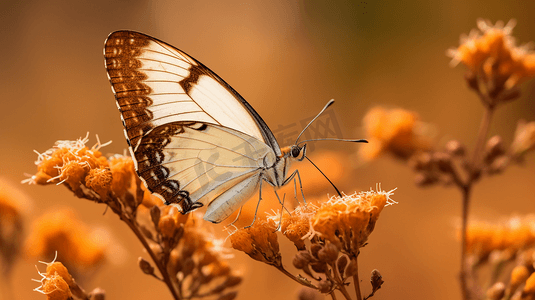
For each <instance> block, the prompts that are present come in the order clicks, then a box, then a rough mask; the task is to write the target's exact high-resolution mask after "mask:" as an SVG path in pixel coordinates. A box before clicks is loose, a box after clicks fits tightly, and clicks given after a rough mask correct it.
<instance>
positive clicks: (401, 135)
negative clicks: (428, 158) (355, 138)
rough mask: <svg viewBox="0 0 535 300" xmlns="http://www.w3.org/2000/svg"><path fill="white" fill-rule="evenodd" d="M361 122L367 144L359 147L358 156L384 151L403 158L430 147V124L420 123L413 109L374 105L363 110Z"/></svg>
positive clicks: (368, 158) (377, 153)
mask: <svg viewBox="0 0 535 300" xmlns="http://www.w3.org/2000/svg"><path fill="white" fill-rule="evenodd" d="M363 123H364V129H365V132H366V139H367V140H368V142H369V143H368V144H367V145H366V146H365V147H361V148H360V150H359V151H360V152H359V156H360V157H361V158H363V159H365V160H372V159H375V158H377V157H378V156H379V155H380V154H382V153H384V152H390V153H392V154H394V155H395V156H396V157H399V158H402V159H406V158H408V157H409V156H411V155H412V154H413V153H414V152H416V151H424V150H428V149H430V148H431V139H430V134H429V130H428V129H427V128H428V127H429V126H427V125H425V124H424V123H422V122H420V121H419V117H418V115H417V114H416V113H415V112H411V111H408V110H404V109H385V108H382V107H375V108H372V109H370V110H369V111H368V112H367V113H366V115H365V116H364V119H363Z"/></svg>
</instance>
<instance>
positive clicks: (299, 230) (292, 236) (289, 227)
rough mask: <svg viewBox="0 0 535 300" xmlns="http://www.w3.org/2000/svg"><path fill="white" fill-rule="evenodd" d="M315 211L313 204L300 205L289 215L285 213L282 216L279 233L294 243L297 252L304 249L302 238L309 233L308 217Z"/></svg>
mask: <svg viewBox="0 0 535 300" xmlns="http://www.w3.org/2000/svg"><path fill="white" fill-rule="evenodd" d="M316 210H317V207H316V206H315V205H314V204H309V205H307V206H303V205H300V206H298V207H296V208H295V210H294V211H293V212H292V214H291V215H290V214H288V213H286V212H284V214H283V217H282V221H281V232H282V234H283V235H284V236H286V238H288V239H289V240H290V241H292V242H293V243H294V245H295V247H297V249H298V250H303V249H305V248H306V247H305V241H304V240H303V236H305V235H306V234H307V233H308V232H309V231H310V217H311V216H312V215H313V214H314V213H315V211H316ZM274 221H278V220H274Z"/></svg>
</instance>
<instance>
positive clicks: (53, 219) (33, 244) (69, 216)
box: [25, 209, 106, 276]
mask: <svg viewBox="0 0 535 300" xmlns="http://www.w3.org/2000/svg"><path fill="white" fill-rule="evenodd" d="M105 246H106V245H105V244H102V242H101V240H100V239H99V238H98V237H97V236H92V235H91V233H90V231H89V229H88V228H87V227H86V226H85V224H83V223H82V222H81V221H80V220H79V219H78V218H77V217H76V216H75V214H74V212H73V211H71V210H69V209H64V210H58V211H54V212H50V213H46V214H44V215H42V216H41V217H40V218H38V219H37V220H36V221H35V222H34V224H33V226H32V229H31V231H30V235H29V237H28V238H27V240H26V245H25V249H26V253H27V255H29V256H31V257H36V258H50V257H54V255H55V253H56V252H58V253H59V254H58V255H59V258H60V260H61V261H63V262H64V263H65V264H66V265H67V266H68V268H69V269H71V270H72V271H73V272H74V273H75V274H76V275H77V276H87V275H88V274H90V273H91V271H94V270H96V269H97V268H98V267H99V266H101V265H102V263H104V261H105V260H106V252H105Z"/></svg>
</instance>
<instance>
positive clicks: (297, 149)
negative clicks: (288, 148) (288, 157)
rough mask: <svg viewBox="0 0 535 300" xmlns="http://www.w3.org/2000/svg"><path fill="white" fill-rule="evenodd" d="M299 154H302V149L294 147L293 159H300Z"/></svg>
mask: <svg viewBox="0 0 535 300" xmlns="http://www.w3.org/2000/svg"><path fill="white" fill-rule="evenodd" d="M299 154H301V148H299V147H297V146H296V147H292V157H294V158H295V157H298V156H299Z"/></svg>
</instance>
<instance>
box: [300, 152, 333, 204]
mask: <svg viewBox="0 0 535 300" xmlns="http://www.w3.org/2000/svg"><path fill="white" fill-rule="evenodd" d="M305 158H306V159H307V160H308V161H309V162H310V163H311V164H312V165H313V166H314V167H316V169H318V171H320V173H321V175H323V176H324V177H325V179H327V181H329V183H330V184H331V185H332V186H333V188H334V189H335V190H336V193H338V196H340V197H342V194H341V193H340V191H339V190H338V188H336V186H335V185H334V183H333V182H332V181H331V180H330V179H329V177H327V175H325V174H324V173H323V172H322V171H321V170H320V168H318V166H316V164H315V163H313V162H312V161H311V160H310V158H308V156H305Z"/></svg>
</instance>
